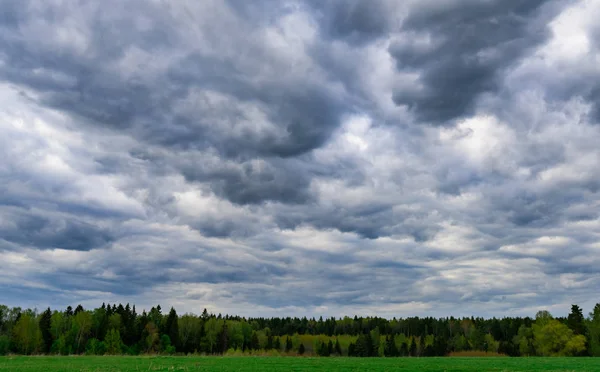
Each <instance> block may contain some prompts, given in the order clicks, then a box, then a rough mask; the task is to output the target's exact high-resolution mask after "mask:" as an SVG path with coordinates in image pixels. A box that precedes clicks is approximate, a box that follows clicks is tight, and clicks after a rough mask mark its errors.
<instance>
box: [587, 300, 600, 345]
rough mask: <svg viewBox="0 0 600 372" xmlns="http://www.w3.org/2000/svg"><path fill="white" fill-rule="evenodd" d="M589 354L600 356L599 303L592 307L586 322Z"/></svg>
mask: <svg viewBox="0 0 600 372" xmlns="http://www.w3.org/2000/svg"><path fill="white" fill-rule="evenodd" d="M587 334H588V345H589V347H588V348H589V350H588V351H589V354H590V355H591V356H600V303H599V304H596V306H594V310H593V311H592V312H591V313H590V318H589V320H588V322H587Z"/></svg>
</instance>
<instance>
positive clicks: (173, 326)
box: [165, 307, 181, 350]
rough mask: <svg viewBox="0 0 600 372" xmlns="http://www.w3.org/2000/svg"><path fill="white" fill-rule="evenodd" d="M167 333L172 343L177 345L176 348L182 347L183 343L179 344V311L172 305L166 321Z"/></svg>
mask: <svg viewBox="0 0 600 372" xmlns="http://www.w3.org/2000/svg"><path fill="white" fill-rule="evenodd" d="M165 333H166V334H167V335H168V336H169V338H170V339H171V345H173V346H174V347H175V350H178V349H180V348H181V345H179V319H178V317H177V312H176V311H175V309H174V308H172V307H171V310H170V311H169V315H168V316H167V321H166V322H165Z"/></svg>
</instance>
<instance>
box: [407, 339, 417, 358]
mask: <svg viewBox="0 0 600 372" xmlns="http://www.w3.org/2000/svg"><path fill="white" fill-rule="evenodd" d="M408 355H409V356H412V357H414V356H417V344H416V343H415V339H414V337H413V338H411V340H410V347H409V348H408Z"/></svg>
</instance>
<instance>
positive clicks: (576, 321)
mask: <svg viewBox="0 0 600 372" xmlns="http://www.w3.org/2000/svg"><path fill="white" fill-rule="evenodd" d="M567 326H568V327H569V328H570V329H571V330H572V331H573V333H574V334H576V335H584V334H585V319H584V317H583V310H581V308H580V307H579V306H578V305H571V312H570V313H569V316H568V317H567Z"/></svg>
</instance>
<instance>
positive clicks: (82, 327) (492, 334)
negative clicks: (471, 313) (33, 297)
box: [0, 304, 600, 357]
mask: <svg viewBox="0 0 600 372" xmlns="http://www.w3.org/2000/svg"><path fill="white" fill-rule="evenodd" d="M469 351H472V352H475V351H482V352H488V353H499V354H506V355H509V356H533V355H540V356H600V304H597V305H596V306H595V308H594V309H593V311H592V312H591V313H590V314H589V316H588V317H584V315H583V311H582V309H581V308H580V307H579V306H577V305H573V306H572V308H571V313H570V314H569V316H568V317H566V318H555V317H553V316H552V315H551V314H550V313H549V312H547V311H540V312H538V313H537V315H536V317H535V318H530V317H524V318H521V317H512V318H511V317H506V318H502V319H497V318H491V319H484V318H473V317H471V318H454V317H449V318H430V317H428V318H419V317H412V318H404V319H396V318H394V319H391V320H390V319H384V318H379V317H357V316H355V317H354V318H350V317H344V318H340V319H336V318H328V319H323V318H319V319H315V318H311V319H309V318H306V317H304V318H291V317H288V318H243V317H239V316H229V315H225V316H222V315H221V314H218V315H215V314H210V313H208V312H207V311H206V309H205V310H204V311H203V312H202V314H201V315H199V316H198V315H194V314H184V315H181V316H180V315H178V314H177V313H176V311H175V309H173V308H171V309H170V311H169V312H168V313H166V314H163V312H162V309H161V307H160V306H156V307H153V308H152V309H150V311H149V312H146V311H143V312H142V313H141V314H138V313H137V312H136V309H135V306H133V307H131V306H130V305H129V304H127V305H125V306H123V305H122V304H119V305H116V304H113V305H105V304H102V306H101V307H99V308H96V309H93V310H86V309H84V308H83V307H82V306H81V305H79V306H77V307H76V308H75V309H74V310H73V308H72V307H70V306H69V307H68V308H67V309H66V310H64V311H57V310H55V311H52V310H51V309H50V308H48V309H47V310H45V311H43V312H41V313H38V312H37V311H36V310H32V309H26V310H23V309H21V308H18V307H15V308H9V307H7V306H4V305H0V355H5V354H10V353H14V354H27V355H30V354H59V355H70V354H91V355H103V354H129V355H138V354H156V353H163V354H175V353H177V354H240V355H245V354H261V355H265V354H266V355H303V354H306V355H319V356H342V355H343V356H356V357H374V356H386V357H397V356H413V357H428V356H444V355H447V354H449V353H457V352H458V353H460V352H469Z"/></svg>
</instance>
